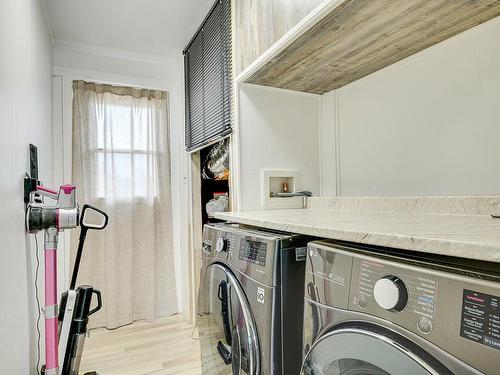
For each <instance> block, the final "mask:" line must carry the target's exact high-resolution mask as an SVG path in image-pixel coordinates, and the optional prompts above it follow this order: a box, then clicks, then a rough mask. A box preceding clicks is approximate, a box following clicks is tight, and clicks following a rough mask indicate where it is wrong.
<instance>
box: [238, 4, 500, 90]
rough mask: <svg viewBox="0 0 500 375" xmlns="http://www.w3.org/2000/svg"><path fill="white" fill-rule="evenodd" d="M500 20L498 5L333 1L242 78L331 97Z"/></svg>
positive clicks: (278, 44)
mask: <svg viewBox="0 0 500 375" xmlns="http://www.w3.org/2000/svg"><path fill="white" fill-rule="evenodd" d="M499 15H500V1H498V0H476V1H472V0H467V1H465V0H463V1H462V0H406V1H394V0H377V1H373V0H343V1H340V0H333V1H331V2H329V3H327V4H326V5H324V6H323V7H322V9H321V10H319V11H316V12H313V13H312V14H310V15H309V16H308V17H306V19H305V20H303V22H301V23H300V24H298V25H297V26H296V27H295V28H294V29H293V30H291V31H290V32H289V33H287V34H286V35H285V36H284V37H283V38H282V39H280V40H279V41H278V42H277V43H276V44H275V45H274V46H273V47H271V48H270V50H268V51H267V52H266V53H264V55H263V56H261V58H260V59H258V60H257V61H256V62H255V63H254V64H252V65H251V66H250V67H249V68H248V69H247V70H245V72H243V73H242V74H241V76H240V77H243V78H241V80H239V81H240V82H248V83H254V84H258V85H264V86H272V87H278V88H283V89H289V90H296V91H302V92H309V93H315V94H324V93H326V92H328V91H331V90H333V89H337V88H340V87H342V86H344V85H347V84H349V83H351V82H353V81H356V80H358V79H360V78H362V77H364V76H366V75H368V74H371V73H373V72H375V71H377V70H380V69H382V68H384V67H386V66H389V65H391V64H393V63H395V62H397V61H399V60H402V59H404V58H406V57H408V56H411V55H413V54H415V53H417V52H419V51H422V50H424V49H426V48H428V47H431V46H432V45H435V44H437V43H439V42H441V41H443V40H446V39H448V38H451V37H452V36H454V35H457V34H459V33H461V32H463V31H465V30H468V29H470V28H472V27H474V26H477V25H479V24H481V23H483V22H486V21H488V20H490V19H492V18H495V17H497V16H499Z"/></svg>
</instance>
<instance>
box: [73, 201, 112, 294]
mask: <svg viewBox="0 0 500 375" xmlns="http://www.w3.org/2000/svg"><path fill="white" fill-rule="evenodd" d="M88 210H90V211H94V212H97V213H98V214H100V216H102V218H103V219H102V221H101V222H100V223H99V224H89V223H87V222H85V216H86V215H87V211H88ZM108 219H109V218H108V214H106V212H104V211H102V210H100V209H98V208H97V207H94V206H91V205H90V204H84V205H83V209H82V213H81V215H80V227H81V229H80V239H79V241H78V250H77V251H76V258H75V264H74V266H73V273H72V275H71V282H70V284H69V288H70V289H75V287H76V279H77V278H78V271H79V269H80V262H81V260H82V253H83V244H84V243H85V238H86V237H87V231H88V230H89V229H95V230H102V229H104V228H106V226H107V225H108Z"/></svg>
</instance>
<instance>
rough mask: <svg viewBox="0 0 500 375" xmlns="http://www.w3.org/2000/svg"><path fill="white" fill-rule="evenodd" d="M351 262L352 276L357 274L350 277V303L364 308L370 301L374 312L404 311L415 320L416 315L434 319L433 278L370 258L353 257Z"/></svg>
mask: <svg viewBox="0 0 500 375" xmlns="http://www.w3.org/2000/svg"><path fill="white" fill-rule="evenodd" d="M354 265H355V267H354V269H353V271H354V272H353V275H356V274H357V276H356V278H355V279H353V280H352V287H353V288H354V290H355V293H354V297H353V302H354V304H355V305H357V306H359V307H360V308H361V309H366V308H368V307H369V305H370V303H369V302H370V301H371V302H372V303H371V310H373V311H374V312H377V310H379V309H383V310H385V311H389V312H392V313H401V312H403V311H404V312H405V314H408V313H411V314H414V315H415V321H417V319H418V317H425V318H427V319H433V318H434V314H435V309H436V299H437V290H438V280H437V278H433V277H431V276H427V275H425V274H423V273H418V272H413V271H412V270H410V269H403V268H401V267H394V266H392V265H390V264H387V263H384V262H377V261H376V260H371V259H363V258H357V259H355V260H354ZM356 265H357V267H356ZM355 271H358V272H355ZM374 304H375V305H376V306H374Z"/></svg>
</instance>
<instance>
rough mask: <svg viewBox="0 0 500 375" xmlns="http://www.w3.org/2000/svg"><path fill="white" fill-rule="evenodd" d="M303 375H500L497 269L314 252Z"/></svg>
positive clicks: (392, 255) (339, 247)
mask: <svg viewBox="0 0 500 375" xmlns="http://www.w3.org/2000/svg"><path fill="white" fill-rule="evenodd" d="M305 285H306V288H305V293H306V295H305V313H304V348H303V355H304V363H303V367H302V370H301V373H302V374H304V375H347V374H349V375H361V374H363V375H367V374H370V375H388V374H390V375H428V374H433V375H437V374H439V375H447V374H457V375H461V374H490V375H498V374H500V267H498V264H491V263H480V262H473V261H466V260H462V259H457V258H448V257H439V256H435V255H433V256H432V257H429V255H421V254H418V253H409V252H402V251H398V250H395V249H383V248H372V247H364V246H357V245H352V244H346V243H341V242H334V241H319V242H312V243H311V244H309V247H308V255H307V266H306V284H305Z"/></svg>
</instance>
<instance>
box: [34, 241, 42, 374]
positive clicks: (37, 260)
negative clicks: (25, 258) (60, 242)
mask: <svg viewBox="0 0 500 375" xmlns="http://www.w3.org/2000/svg"><path fill="white" fill-rule="evenodd" d="M35 244H36V251H35V255H36V270H35V299H36V305H37V311H38V317H37V318H36V331H37V339H36V346H37V351H36V355H37V358H36V373H37V374H40V339H41V336H42V335H41V333H40V318H41V313H40V299H39V298H38V270H39V269H40V258H39V255H38V252H39V249H38V238H37V236H36V234H35Z"/></svg>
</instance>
